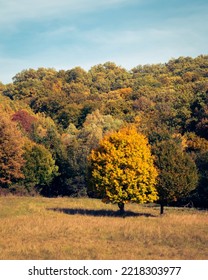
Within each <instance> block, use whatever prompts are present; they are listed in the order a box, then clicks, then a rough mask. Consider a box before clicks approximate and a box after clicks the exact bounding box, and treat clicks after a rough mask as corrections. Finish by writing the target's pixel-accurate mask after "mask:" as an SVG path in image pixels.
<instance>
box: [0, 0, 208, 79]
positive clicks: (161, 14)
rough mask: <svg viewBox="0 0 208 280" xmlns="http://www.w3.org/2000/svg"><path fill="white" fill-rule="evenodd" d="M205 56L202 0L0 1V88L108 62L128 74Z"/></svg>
mask: <svg viewBox="0 0 208 280" xmlns="http://www.w3.org/2000/svg"><path fill="white" fill-rule="evenodd" d="M201 54H203V55H206V54H208V1H207V0H35V1H34V0H0V81H1V82H2V83H4V84H6V83H10V82H12V77H14V76H15V75H16V74H17V73H19V72H21V71H22V70H25V69H29V68H33V69H37V68H39V67H45V68H55V69H56V70H61V69H64V70H67V69H72V68H74V67H76V66H80V67H82V68H83V69H85V70H89V69H90V68H91V67H92V66H94V65H97V64H100V63H105V62H108V61H111V62H114V63H116V64H117V65H118V66H121V67H124V68H126V69H127V70H130V69H132V68H134V67H136V66H138V65H144V64H155V63H165V62H168V61H169V60H170V59H172V58H178V57H180V56H190V57H197V56H198V55H201Z"/></svg>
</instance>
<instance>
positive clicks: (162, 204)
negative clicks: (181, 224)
mask: <svg viewBox="0 0 208 280" xmlns="http://www.w3.org/2000/svg"><path fill="white" fill-rule="evenodd" d="M163 213H164V203H163V202H161V203H160V215H162V214H163Z"/></svg>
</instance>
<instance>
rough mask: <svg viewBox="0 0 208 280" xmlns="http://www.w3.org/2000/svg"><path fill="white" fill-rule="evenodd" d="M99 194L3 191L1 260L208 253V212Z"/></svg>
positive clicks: (154, 257)
mask: <svg viewBox="0 0 208 280" xmlns="http://www.w3.org/2000/svg"><path fill="white" fill-rule="evenodd" d="M126 210H127V215H126V217H125V218H121V217H119V216H117V215H116V214H117V212H116V211H117V206H116V205H110V204H107V205H106V204H103V203H102V202H101V201H99V200H95V199H94V200H93V199H87V198H85V199H83V198H82V199H75V198H50V199H49V198H43V197H34V198H32V197H13V196H11V197H0V259H2V260H14V259H15V260H16V259H19V260H33V259H36V260H44V259H45V260H48V259H50V260H54V259H55V260H63V259H66V260H67V259H72V260H86V259H89V260H122V259H124V260H125V259H126V260H140V259H143V260H147V259H150V260H161V259H167V260H169V259H170V260H173V259H184V260H203V259H206V260H207V259H208V212H207V211H199V210H195V209H184V208H180V209H179V208H166V209H165V215H164V216H160V215H159V208H158V207H156V206H154V207H153V206H152V207H151V206H144V205H143V206H142V205H136V204H129V205H127V206H126Z"/></svg>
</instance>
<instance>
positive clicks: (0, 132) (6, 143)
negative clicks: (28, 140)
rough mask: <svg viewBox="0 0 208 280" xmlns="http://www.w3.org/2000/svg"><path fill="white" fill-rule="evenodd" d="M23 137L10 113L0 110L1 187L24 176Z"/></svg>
mask: <svg viewBox="0 0 208 280" xmlns="http://www.w3.org/2000/svg"><path fill="white" fill-rule="evenodd" d="M23 145H24V142H23V138H22V135H21V133H20V131H19V130H18V129H17V126H16V124H15V123H13V122H12V121H11V120H10V115H9V114H6V113H5V112H4V111H3V110H0V187H2V186H3V187H8V186H9V185H11V184H12V183H14V182H16V181H17V180H18V179H21V178H23V174H22V170H21V169H22V166H23V164H24V159H23Z"/></svg>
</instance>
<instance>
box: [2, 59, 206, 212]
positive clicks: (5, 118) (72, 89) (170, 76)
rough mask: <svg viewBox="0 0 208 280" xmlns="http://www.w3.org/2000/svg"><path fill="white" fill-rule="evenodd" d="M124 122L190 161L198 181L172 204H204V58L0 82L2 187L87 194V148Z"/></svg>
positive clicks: (27, 73)
mask: <svg viewBox="0 0 208 280" xmlns="http://www.w3.org/2000/svg"><path fill="white" fill-rule="evenodd" d="M129 124H134V126H136V127H137V130H138V132H140V133H142V134H144V135H145V136H146V137H147V138H148V140H149V143H150V144H151V146H152V151H153V153H154V147H165V148H164V149H166V150H167V146H168V143H170V141H171V142H174V145H176V146H177V147H180V149H182V150H183V153H185V154H187V155H188V156H189V157H191V158H192V160H193V161H194V163H195V165H196V167H197V170H198V184H197V187H196V189H195V190H194V191H192V192H191V193H190V194H189V196H188V197H186V198H183V201H178V202H177V203H182V204H186V203H188V202H189V201H192V202H193V204H194V205H195V206H197V207H208V56H206V55H201V56H198V57H197V58H191V57H179V58H178V59H172V60H170V61H169V62H168V63H165V64H155V65H144V66H142V65H139V66H137V67H135V68H133V69H132V70H130V71H127V70H126V69H124V68H122V67H120V66H117V65H116V64H114V63H112V62H107V63H105V64H99V65H96V66H93V67H92V68H91V69H90V70H89V71H85V70H84V69H82V68H81V67H75V68H73V69H70V70H66V71H65V70H60V71H56V70H55V69H46V68H39V69H37V70H34V69H29V70H24V71H22V72H20V73H18V74H17V75H16V76H15V77H14V78H13V83H11V84H7V85H4V84H2V83H0V192H1V193H2V194H6V193H10V192H12V193H16V194H24V195H25V194H30V195H35V194H41V195H45V196H63V195H69V196H82V195H87V183H88V182H87V180H88V157H89V154H90V152H91V151H92V149H94V148H96V147H97V146H98V144H99V141H100V140H101V139H103V137H104V135H105V134H106V133H108V132H110V131H118V130H119V129H120V128H122V127H125V126H128V125H129ZM164 143H165V144H166V145H165V144H164ZM161 149H162V148H161ZM175 161H177V158H176V159H175ZM177 166H180V163H178V164H177ZM161 174H162V173H161ZM175 203H176V202H175Z"/></svg>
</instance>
